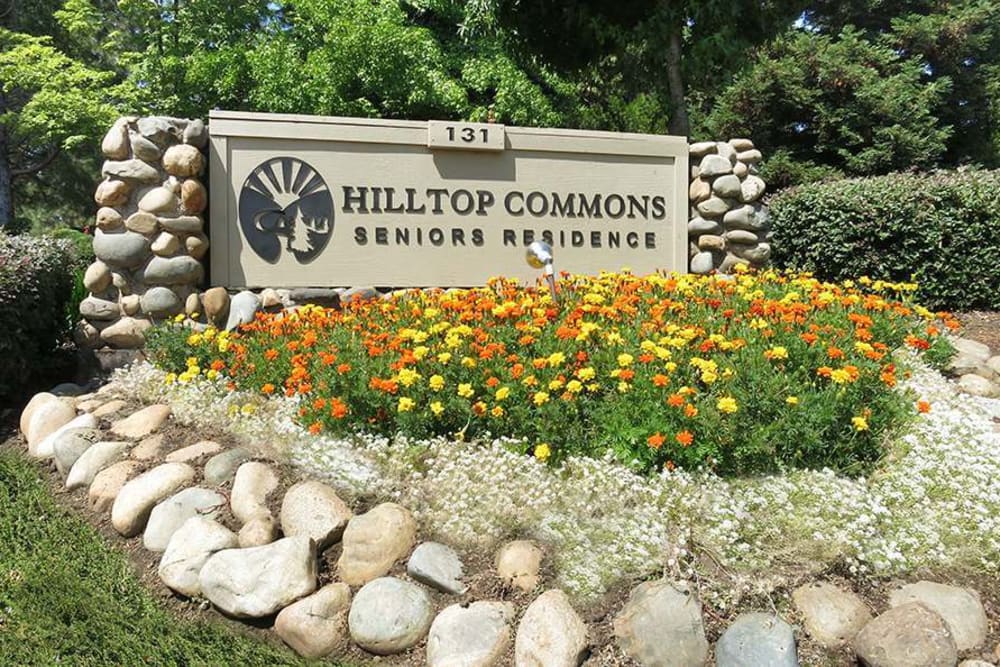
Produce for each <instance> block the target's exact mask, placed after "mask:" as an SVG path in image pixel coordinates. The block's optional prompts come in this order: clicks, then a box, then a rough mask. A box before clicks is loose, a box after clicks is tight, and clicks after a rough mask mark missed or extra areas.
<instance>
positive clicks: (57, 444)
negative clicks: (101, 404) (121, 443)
mask: <svg viewBox="0 0 1000 667" xmlns="http://www.w3.org/2000/svg"><path fill="white" fill-rule="evenodd" d="M87 416H90V415H87ZM95 425H96V424H95ZM100 439H101V432H100V431H98V430H97V429H96V428H88V427H82V428H70V429H65V430H60V431H59V434H58V435H56V437H55V438H54V439H53V441H52V458H53V459H54V460H55V464H56V470H58V471H59V474H60V475H62V476H63V477H65V476H66V475H68V474H69V471H70V468H72V467H73V464H74V463H76V462H77V460H78V459H79V458H80V457H81V456H83V453H84V452H86V451H87V450H88V449H90V448H91V447H92V446H93V445H94V443H95V442H97V441H98V440H100Z"/></svg>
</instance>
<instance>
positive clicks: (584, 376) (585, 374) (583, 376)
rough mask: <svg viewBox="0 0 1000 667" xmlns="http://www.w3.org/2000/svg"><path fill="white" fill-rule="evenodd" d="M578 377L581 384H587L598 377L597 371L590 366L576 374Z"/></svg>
mask: <svg viewBox="0 0 1000 667" xmlns="http://www.w3.org/2000/svg"><path fill="white" fill-rule="evenodd" d="M576 377H578V378H579V379H580V381H581V382H587V381H589V380H593V379H594V378H595V377H597V371H595V370H594V369H593V368H591V367H590V366H586V367H584V368H581V369H580V370H578V371H577V372H576Z"/></svg>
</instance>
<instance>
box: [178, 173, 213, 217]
mask: <svg viewBox="0 0 1000 667" xmlns="http://www.w3.org/2000/svg"><path fill="white" fill-rule="evenodd" d="M206 204H208V193H207V192H206V191H205V186H204V185H202V184H201V183H200V182H199V181H197V180H195V179H193V178H189V179H187V180H185V181H184V182H183V183H181V211H183V212H184V213H187V214H189V215H196V214H198V213H201V212H202V211H204V210H205V206H206Z"/></svg>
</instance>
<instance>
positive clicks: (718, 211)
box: [696, 156, 731, 218]
mask: <svg viewBox="0 0 1000 667" xmlns="http://www.w3.org/2000/svg"><path fill="white" fill-rule="evenodd" d="M710 157H711V156H710ZM696 208H697V210H698V214H699V215H701V216H702V217H705V218H721V217H723V216H724V215H725V214H726V211H728V210H729V209H730V208H731V207H730V205H729V200H726V199H720V198H719V197H716V196H714V195H713V196H712V197H709V198H708V199H706V200H705V201H703V202H700V203H699V204H698V206H697V207H696Z"/></svg>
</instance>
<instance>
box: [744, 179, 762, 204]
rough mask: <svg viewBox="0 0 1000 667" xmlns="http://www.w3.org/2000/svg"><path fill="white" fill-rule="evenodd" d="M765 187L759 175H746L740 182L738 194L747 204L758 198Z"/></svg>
mask: <svg viewBox="0 0 1000 667" xmlns="http://www.w3.org/2000/svg"><path fill="white" fill-rule="evenodd" d="M766 187H767V186H766V185H765V184H764V180H763V179H762V178H761V177H760V176H747V177H746V179H745V180H744V181H743V183H741V184H740V192H739V195H738V196H739V197H740V199H741V200H742V201H744V202H746V203H748V204H749V203H750V202H755V201H757V200H758V199H760V196H761V195H762V194H764V189H765V188H766Z"/></svg>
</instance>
